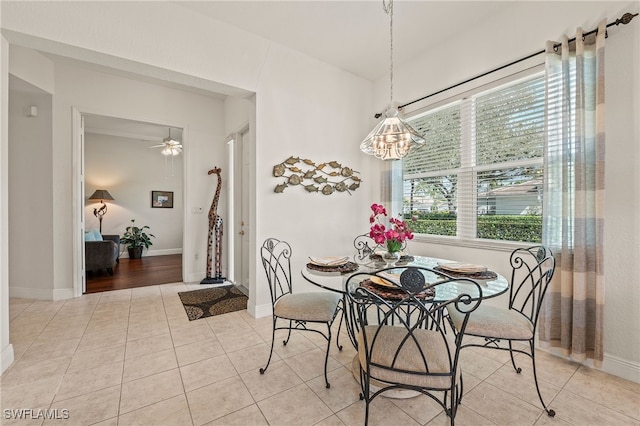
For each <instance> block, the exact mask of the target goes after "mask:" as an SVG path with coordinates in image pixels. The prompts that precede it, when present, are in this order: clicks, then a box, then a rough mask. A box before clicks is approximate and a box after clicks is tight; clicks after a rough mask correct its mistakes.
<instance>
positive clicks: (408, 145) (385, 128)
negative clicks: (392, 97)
mask: <svg viewBox="0 0 640 426" xmlns="http://www.w3.org/2000/svg"><path fill="white" fill-rule="evenodd" d="M424 144H425V140H424V138H423V137H422V136H421V135H420V134H419V133H418V132H417V131H416V130H415V129H414V128H413V127H411V125H409V124H408V123H407V122H405V121H404V120H403V119H401V118H400V117H398V109H397V108H394V107H390V108H389V109H387V111H386V112H385V118H384V119H383V120H382V121H380V122H379V123H378V125H377V126H376V127H374V128H373V130H372V131H371V133H369V135H368V136H367V137H366V138H365V140H364V141H362V143H361V144H360V150H361V151H362V152H364V153H365V154H369V155H373V156H375V157H376V158H379V159H381V160H399V159H401V158H403V157H404V156H405V155H407V154H408V153H409V151H411V149H412V148H419V147H421V146H423V145H424Z"/></svg>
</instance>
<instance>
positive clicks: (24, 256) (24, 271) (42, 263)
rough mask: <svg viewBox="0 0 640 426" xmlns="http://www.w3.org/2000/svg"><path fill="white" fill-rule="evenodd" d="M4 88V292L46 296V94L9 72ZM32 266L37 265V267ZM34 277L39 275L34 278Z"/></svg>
mask: <svg viewBox="0 0 640 426" xmlns="http://www.w3.org/2000/svg"><path fill="white" fill-rule="evenodd" d="M10 87H11V90H10V91H9V122H10V123H11V125H10V126H9V158H10V159H11V161H10V162H9V201H10V203H9V221H10V223H11V226H10V227H9V243H10V244H9V262H10V265H11V268H10V270H9V282H10V283H11V285H10V293H11V295H12V296H19V297H31V298H42V299H46V298H52V297H53V292H52V286H51V281H50V280H49V279H47V278H45V277H51V276H52V275H53V257H52V256H51V250H52V246H53V235H54V232H53V219H52V217H51V211H50V210H49V208H48V207H49V206H51V204H52V203H53V194H54V188H53V186H52V175H53V170H52V164H51V155H52V150H53V145H52V143H51V142H52V137H51V130H52V122H53V109H52V100H51V94H49V93H46V92H44V91H42V90H40V89H38V88H37V87H35V86H32V85H31V84H29V83H26V82H24V81H22V80H20V79H18V78H17V77H15V76H13V75H12V76H10ZM30 106H36V107H37V109H38V114H37V117H29V116H28V115H27V108H28V107H30ZM34 153H35V154H36V155H34ZM34 265H37V272H36V270H34ZM36 276H38V277H42V278H40V279H34V278H35V277H36ZM18 289H19V291H18ZM16 291H18V292H16Z"/></svg>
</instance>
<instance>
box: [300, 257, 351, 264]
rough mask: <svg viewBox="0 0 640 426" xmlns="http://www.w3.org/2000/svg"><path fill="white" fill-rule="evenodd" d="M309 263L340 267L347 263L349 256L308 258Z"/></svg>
mask: <svg viewBox="0 0 640 426" xmlns="http://www.w3.org/2000/svg"><path fill="white" fill-rule="evenodd" d="M309 260H310V261H311V263H313V264H316V265H318V266H340V265H344V264H345V263H347V262H348V261H349V256H342V257H338V256H324V257H311V256H309Z"/></svg>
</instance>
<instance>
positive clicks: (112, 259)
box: [84, 235, 120, 275]
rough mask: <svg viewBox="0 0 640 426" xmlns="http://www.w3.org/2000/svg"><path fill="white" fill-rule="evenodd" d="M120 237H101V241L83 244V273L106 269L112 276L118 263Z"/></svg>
mask: <svg viewBox="0 0 640 426" xmlns="http://www.w3.org/2000/svg"><path fill="white" fill-rule="evenodd" d="M119 255H120V236H118V235H103V236H102V241H87V240H85V242H84V256H85V258H84V260H85V271H86V272H89V271H96V270H100V269H106V270H107V272H108V273H109V275H113V267H114V266H115V264H116V262H118V261H119V257H120V256H119Z"/></svg>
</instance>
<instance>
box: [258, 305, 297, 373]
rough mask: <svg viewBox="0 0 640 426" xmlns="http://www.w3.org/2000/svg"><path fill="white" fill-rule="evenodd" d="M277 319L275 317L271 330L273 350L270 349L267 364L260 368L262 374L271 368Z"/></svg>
mask: <svg viewBox="0 0 640 426" xmlns="http://www.w3.org/2000/svg"><path fill="white" fill-rule="evenodd" d="M277 320H278V319H277V317H273V329H272V331H271V351H269V359H268V360H267V365H265V366H264V367H263V368H261V369H260V374H264V372H265V371H267V368H269V363H270V362H271V355H273V344H274V343H275V341H276V321H277ZM289 331H291V330H289Z"/></svg>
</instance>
